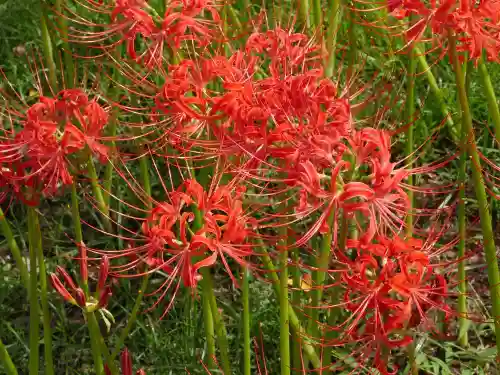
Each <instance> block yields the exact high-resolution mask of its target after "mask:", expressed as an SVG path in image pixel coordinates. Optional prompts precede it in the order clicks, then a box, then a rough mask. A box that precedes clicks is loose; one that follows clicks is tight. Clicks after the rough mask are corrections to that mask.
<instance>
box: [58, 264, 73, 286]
mask: <svg viewBox="0 0 500 375" xmlns="http://www.w3.org/2000/svg"><path fill="white" fill-rule="evenodd" d="M56 272H57V273H58V274H59V275H60V276H61V277H62V278H63V279H64V282H65V283H66V285H67V286H69V287H70V288H71V289H73V290H75V289H76V288H77V287H76V284H75V282H74V281H73V278H72V277H71V276H70V275H69V274H68V273H67V272H66V270H65V269H64V268H62V267H61V266H57V268H56Z"/></svg>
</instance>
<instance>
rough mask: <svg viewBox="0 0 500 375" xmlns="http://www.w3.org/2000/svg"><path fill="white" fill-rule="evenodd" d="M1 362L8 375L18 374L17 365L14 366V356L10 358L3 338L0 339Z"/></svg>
mask: <svg viewBox="0 0 500 375" xmlns="http://www.w3.org/2000/svg"><path fill="white" fill-rule="evenodd" d="M0 363H1V364H2V365H3V367H4V369H5V371H6V372H7V375H18V373H17V369H16V366H14V362H12V358H10V355H9V352H8V351H7V348H6V347H5V345H4V344H3V342H2V340H0Z"/></svg>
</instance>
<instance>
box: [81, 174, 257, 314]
mask: <svg viewBox="0 0 500 375" xmlns="http://www.w3.org/2000/svg"><path fill="white" fill-rule="evenodd" d="M243 193H244V189H241V188H235V187H234V185H233V184H230V185H223V186H220V187H218V188H215V189H214V190H213V191H210V190H209V191H208V192H207V191H205V190H204V189H203V187H202V186H201V185H200V184H199V183H198V182H196V181H195V180H187V181H185V182H184V183H183V184H182V185H180V186H179V187H178V188H177V189H176V190H174V191H171V192H168V193H167V201H165V202H154V201H153V204H154V206H153V208H152V209H151V210H150V211H149V213H148V215H147V217H146V218H145V219H143V221H142V224H141V226H140V228H141V229H140V234H139V238H130V240H131V245H130V246H129V247H128V248H126V249H124V250H111V251H106V250H98V249H92V250H91V251H92V252H95V253H97V254H103V255H104V254H105V255H107V256H109V258H110V259H111V260H113V259H117V258H125V260H126V263H125V264H121V265H116V266H111V271H110V272H112V274H113V275H115V276H116V277H141V276H143V275H145V273H148V274H154V273H156V272H157V271H162V272H164V273H166V274H167V275H166V277H165V280H164V281H163V282H162V283H161V284H160V286H159V287H158V288H157V289H156V290H154V291H153V292H151V293H150V294H149V295H154V294H158V295H159V296H158V298H157V301H156V302H155V303H154V305H153V306H152V307H151V308H154V307H156V306H157V305H158V304H159V303H160V302H162V301H163V300H164V298H165V296H166V295H167V293H171V294H172V296H171V299H170V301H169V303H168V304H167V306H166V308H165V310H164V313H163V315H162V317H163V316H165V315H166V314H167V313H168V311H169V310H170V308H171V307H172V306H173V303H174V301H175V296H176V295H177V293H178V292H179V290H180V286H181V284H182V285H183V286H184V287H186V288H189V289H191V290H194V289H195V288H196V286H197V284H198V282H199V281H200V280H201V278H202V276H201V275H200V274H199V270H200V269H201V268H204V267H212V266H213V265H214V264H216V262H217V260H218V259H220V261H221V262H222V264H224V267H225V268H226V270H227V272H228V274H229V275H230V277H231V278H232V280H233V281H234V283H235V284H236V285H237V281H236V279H235V278H234V276H233V273H232V271H231V268H230V265H229V263H228V260H227V258H228V257H229V258H231V259H233V260H234V261H235V262H236V263H237V264H238V265H241V266H248V261H247V259H248V257H249V256H251V255H253V251H252V250H251V248H250V246H249V243H248V239H249V237H250V236H251V235H253V229H252V228H253V227H254V226H255V224H254V220H252V219H251V218H248V217H247V216H246V214H245V213H244V211H243V206H242V194H243ZM132 241H133V244H132ZM138 242H142V244H140V245H139V244H137V243H138ZM144 266H146V268H147V270H144Z"/></svg>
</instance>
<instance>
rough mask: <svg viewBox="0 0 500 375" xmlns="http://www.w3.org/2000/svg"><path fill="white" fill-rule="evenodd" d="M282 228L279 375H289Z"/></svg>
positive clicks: (286, 266) (286, 298)
mask: <svg viewBox="0 0 500 375" xmlns="http://www.w3.org/2000/svg"><path fill="white" fill-rule="evenodd" d="M283 228H284V233H283V237H282V239H281V240H280V242H281V245H282V246H281V247H282V249H281V250H280V256H279V258H280V283H279V290H280V298H279V301H280V356H281V375H290V320H289V313H288V305H289V302H288V248H287V246H288V244H287V241H286V238H287V233H286V232H287V228H286V227H283Z"/></svg>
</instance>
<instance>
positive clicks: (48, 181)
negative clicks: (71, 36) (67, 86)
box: [0, 89, 108, 198]
mask: <svg viewBox="0 0 500 375" xmlns="http://www.w3.org/2000/svg"><path fill="white" fill-rule="evenodd" d="M107 121H108V114H107V113H106V111H105V110H104V109H103V107H102V106H100V105H99V104H98V103H97V101H95V100H89V99H88V97H87V95H86V94H85V93H84V92H83V91H82V90H79V89H72V90H64V91H61V92H60V93H59V94H58V95H57V97H56V98H49V97H41V98H40V100H39V102H38V103H36V104H34V105H32V106H31V107H29V108H28V109H27V111H26V114H25V116H24V117H22V118H21V126H22V127H21V129H20V130H19V131H17V132H16V133H15V134H12V133H10V132H9V133H8V134H9V136H8V137H6V138H7V139H5V140H4V141H3V142H2V143H0V162H1V163H2V172H1V174H2V179H3V180H7V181H9V180H11V182H12V185H19V184H18V182H19V181H22V182H23V185H25V186H28V187H31V188H32V189H34V191H29V192H28V194H29V196H30V197H31V198H33V196H34V195H36V193H38V192H42V193H43V194H44V195H52V194H55V193H56V192H57V191H58V190H59V187H60V186H61V185H70V184H71V183H72V182H73V177H72V175H71V171H70V168H71V166H72V163H71V160H73V161H75V162H76V161H77V160H78V158H79V157H81V156H82V152H83V151H84V150H85V148H86V147H88V148H89V149H90V150H91V151H92V152H93V153H94V154H96V155H97V156H98V157H99V159H100V160H102V161H103V162H104V161H105V160H107V147H106V146H105V145H103V144H101V143H100V142H99V138H100V137H101V133H102V130H103V128H104V126H105V125H106V123H107ZM18 191H20V188H18Z"/></svg>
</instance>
